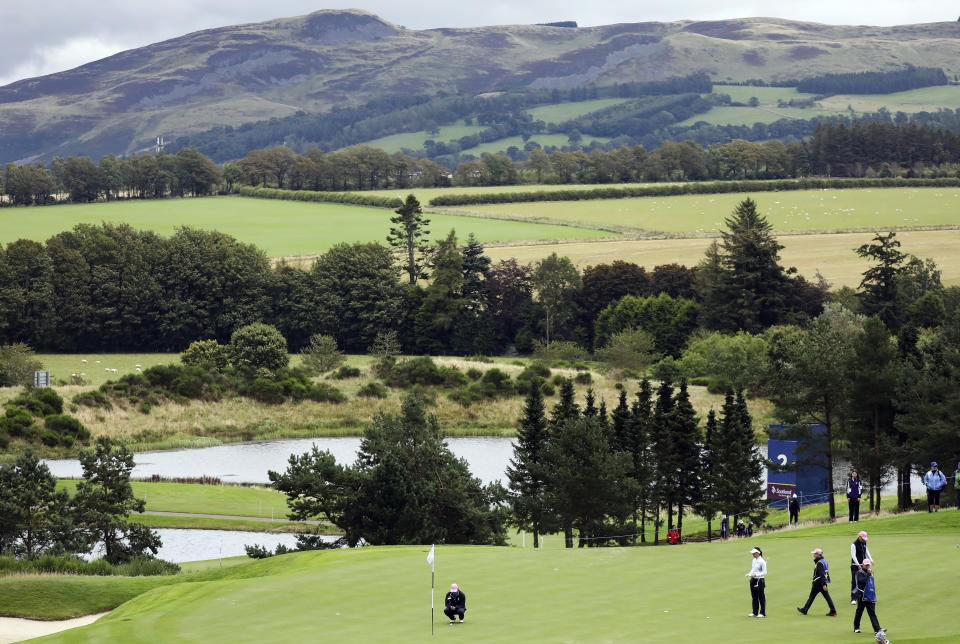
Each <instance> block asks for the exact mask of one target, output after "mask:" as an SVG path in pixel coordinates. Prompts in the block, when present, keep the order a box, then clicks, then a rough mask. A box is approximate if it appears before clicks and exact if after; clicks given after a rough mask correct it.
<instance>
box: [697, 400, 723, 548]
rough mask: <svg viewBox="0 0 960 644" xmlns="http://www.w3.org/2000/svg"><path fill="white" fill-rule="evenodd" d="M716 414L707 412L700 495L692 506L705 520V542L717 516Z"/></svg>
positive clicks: (709, 539)
mask: <svg viewBox="0 0 960 644" xmlns="http://www.w3.org/2000/svg"><path fill="white" fill-rule="evenodd" d="M717 431H718V430H717V413H716V412H715V411H714V410H713V409H711V410H710V411H709V412H707V423H706V427H705V431H704V438H703V448H702V449H701V451H700V463H701V467H700V493H699V494H698V495H697V499H696V502H695V503H694V505H693V509H694V512H696V513H697V514H699V515H700V516H701V517H703V518H704V519H706V520H707V541H712V539H713V526H712V523H713V518H714V517H715V516H716V515H717V510H718V506H717V499H716V481H715V479H716V471H715V470H716V467H715V461H716V457H717V454H716V451H717V445H716V441H717Z"/></svg>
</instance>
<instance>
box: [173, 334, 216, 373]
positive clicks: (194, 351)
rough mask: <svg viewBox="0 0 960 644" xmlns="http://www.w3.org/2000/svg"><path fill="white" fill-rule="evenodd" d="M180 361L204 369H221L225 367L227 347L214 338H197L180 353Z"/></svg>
mask: <svg viewBox="0 0 960 644" xmlns="http://www.w3.org/2000/svg"><path fill="white" fill-rule="evenodd" d="M180 362H182V363H183V364H185V365H189V366H193V367H200V368H201V369H205V370H206V371H223V370H224V369H226V368H227V348H226V347H224V346H223V345H221V344H220V343H219V342H217V341H216V340H197V341H196V342H191V343H190V346H189V347H187V348H186V350H185V351H184V352H183V353H181V354H180Z"/></svg>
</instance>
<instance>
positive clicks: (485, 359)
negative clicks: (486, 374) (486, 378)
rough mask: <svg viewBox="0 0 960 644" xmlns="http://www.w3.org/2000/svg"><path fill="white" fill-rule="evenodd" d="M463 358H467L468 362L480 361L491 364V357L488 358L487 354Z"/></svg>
mask: <svg viewBox="0 0 960 644" xmlns="http://www.w3.org/2000/svg"><path fill="white" fill-rule="evenodd" d="M464 360H469V361H470V362H481V363H483V364H493V358H488V357H487V356H481V355H476V356H469V357H467V358H464Z"/></svg>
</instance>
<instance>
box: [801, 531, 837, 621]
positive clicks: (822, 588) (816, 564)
mask: <svg viewBox="0 0 960 644" xmlns="http://www.w3.org/2000/svg"><path fill="white" fill-rule="evenodd" d="M810 554H812V555H813V586H812V587H811V588H810V597H808V598H807V603H806V604H804V605H803V608H800V607H797V611H799V612H800V613H801V614H802V615H806V614H807V611H808V610H810V606H811V605H812V604H813V600H814V599H816V598H817V595H819V594H821V593H822V594H823V598H824V599H826V600H827V606H829V607H830V612H829V613H827V617H836V616H837V607H836V606H834V605H833V600H832V599H831V598H830V592H829V591H828V590H827V584H829V583H830V567H829V566H828V565H827V560H826V559H824V558H823V550H821V549H820V548H817V549H815V550H813V551H812V552H811V553H810Z"/></svg>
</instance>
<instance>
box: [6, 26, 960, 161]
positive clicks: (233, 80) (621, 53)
mask: <svg viewBox="0 0 960 644" xmlns="http://www.w3.org/2000/svg"><path fill="white" fill-rule="evenodd" d="M958 61H960V24H957V23H932V24H924V25H907V26H898V27H862V26H861V27H853V26H829V25H822V24H814V23H801V22H791V21H787V20H781V19H773V18H750V19H740V20H724V21H716V22H692V21H681V22H673V23H652V22H645V23H629V24H617V25H606V26H599V27H586V28H567V27H551V26H536V25H511V26H495V27H480V28H470V29H443V28H441V29H430V30H421V31H415V30H409V29H405V28H403V27H401V26H397V25H393V24H390V23H388V22H386V21H384V20H382V19H380V18H379V17H377V16H375V15H372V14H370V13H367V12H363V11H332V10H331V11H319V12H316V13H313V14H310V15H308V16H300V17H295V18H283V19H277V20H272V21H268V22H264V23H257V24H248V25H239V26H234V27H224V28H220V29H212V30H206V31H200V32H196V33H192V34H188V35H185V36H182V37H180V38H175V39H173V40H169V41H165V42H161V43H157V44H154V45H150V46H147V47H143V48H140V49H135V50H130V51H126V52H122V53H120V54H117V55H115V56H111V57H109V58H105V59H103V60H100V61H96V62H93V63H90V64H87V65H84V66H82V67H79V68H77V69H73V70H70V71H65V72H61V73H57V74H52V75H49V76H44V77H41V78H34V79H27V80H23V81H18V82H16V83H13V84H10V85H7V86H5V87H2V88H0V162H2V161H13V160H33V159H41V158H42V159H49V158H51V157H53V156H54V155H69V154H84V155H89V156H93V157H98V156H101V155H103V154H107V153H118V154H123V153H131V152H134V151H137V150H141V149H145V148H148V147H149V146H150V144H151V141H152V140H153V138H154V137H155V136H157V135H160V134H162V135H164V136H165V137H167V138H168V139H170V140H172V138H173V137H176V136H179V135H183V134H187V133H191V132H199V131H203V130H206V129H209V128H210V127H213V126H219V125H231V126H240V125H241V124H243V123H247V122H251V121H255V120H260V119H269V118H272V117H282V116H288V115H291V114H295V113H297V112H298V111H306V112H310V113H318V112H325V111H328V110H330V109H331V108H334V107H342V106H347V105H358V104H361V103H364V102H366V101H369V100H372V99H378V98H389V97H396V96H411V95H413V94H436V93H437V92H441V91H442V92H446V93H458V92H462V93H464V94H470V95H473V94H478V93H483V92H489V91H493V90H498V89H505V88H521V87H526V88H570V87H575V86H581V85H611V84H613V83H622V82H629V81H648V80H657V79H662V78H668V77H674V76H683V75H687V74H691V73H694V72H700V71H705V72H707V73H708V74H709V75H710V77H711V78H712V79H713V80H714V81H716V82H731V81H732V82H738V81H745V80H748V79H757V78H759V79H764V80H767V81H777V80H784V79H791V78H803V77H807V76H810V75H813V74H822V73H826V72H849V71H863V70H889V69H897V68H901V67H903V66H904V65H906V64H912V65H918V66H921V65H922V66H933V67H942V68H943V69H944V71H945V72H946V73H947V74H948V76H950V77H951V78H952V77H953V76H954V75H955V74H957V73H960V63H958Z"/></svg>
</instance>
